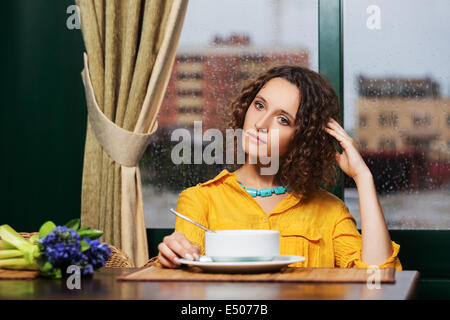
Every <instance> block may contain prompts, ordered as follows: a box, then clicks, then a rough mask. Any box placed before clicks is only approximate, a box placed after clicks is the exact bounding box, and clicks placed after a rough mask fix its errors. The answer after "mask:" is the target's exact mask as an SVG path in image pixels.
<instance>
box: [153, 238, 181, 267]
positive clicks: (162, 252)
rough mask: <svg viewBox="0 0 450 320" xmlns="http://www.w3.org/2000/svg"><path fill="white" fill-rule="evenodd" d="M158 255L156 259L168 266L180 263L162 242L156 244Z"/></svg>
mask: <svg viewBox="0 0 450 320" xmlns="http://www.w3.org/2000/svg"><path fill="white" fill-rule="evenodd" d="M158 250H159V255H158V259H160V262H161V264H162V265H165V266H168V267H175V266H179V265H180V263H179V262H178V261H177V259H178V258H179V257H178V256H177V255H176V254H175V253H174V252H173V251H172V250H171V249H170V248H169V247H168V246H167V245H166V244H165V243H164V242H161V243H160V244H159V245H158Z"/></svg>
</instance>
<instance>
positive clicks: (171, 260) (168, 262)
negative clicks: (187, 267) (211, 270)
mask: <svg viewBox="0 0 450 320" xmlns="http://www.w3.org/2000/svg"><path fill="white" fill-rule="evenodd" d="M158 250H159V255H158V259H159V261H160V263H161V264H162V265H163V266H165V267H169V268H174V267H176V266H180V265H181V263H180V262H178V261H177V259H179V258H180V257H181V258H184V259H186V260H191V261H194V260H199V259H200V253H201V248H200V247H199V246H198V245H196V244H193V243H191V242H190V241H189V240H188V239H187V238H186V236H185V235H184V234H182V233H180V232H174V233H173V234H172V235H170V236H166V237H164V239H163V242H161V243H160V244H159V245H158Z"/></svg>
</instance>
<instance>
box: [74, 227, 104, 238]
mask: <svg viewBox="0 0 450 320" xmlns="http://www.w3.org/2000/svg"><path fill="white" fill-rule="evenodd" d="M78 234H79V235H80V237H82V238H89V239H91V240H95V239H97V238H100V237H101V236H102V235H103V231H100V230H97V229H93V230H83V231H78Z"/></svg>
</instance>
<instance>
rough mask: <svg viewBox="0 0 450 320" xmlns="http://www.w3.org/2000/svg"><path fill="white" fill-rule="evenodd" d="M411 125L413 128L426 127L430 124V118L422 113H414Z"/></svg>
mask: <svg viewBox="0 0 450 320" xmlns="http://www.w3.org/2000/svg"><path fill="white" fill-rule="evenodd" d="M413 124H414V127H428V126H430V124H431V121H430V117H429V116H428V115H427V114H424V113H414V115H413Z"/></svg>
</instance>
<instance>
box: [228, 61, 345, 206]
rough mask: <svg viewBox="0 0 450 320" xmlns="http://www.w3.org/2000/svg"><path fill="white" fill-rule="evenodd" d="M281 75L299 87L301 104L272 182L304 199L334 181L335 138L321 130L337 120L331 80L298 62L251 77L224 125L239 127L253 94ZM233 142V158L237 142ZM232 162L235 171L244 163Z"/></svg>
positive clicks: (335, 174)
mask: <svg viewBox="0 0 450 320" xmlns="http://www.w3.org/2000/svg"><path fill="white" fill-rule="evenodd" d="M277 77H280V78H283V79H285V80H287V81H289V82H290V83H292V84H294V85H296V86H297V87H298V88H299V90H300V97H301V100H300V106H299V108H298V111H297V114H296V119H295V123H294V126H295V132H294V136H293V138H292V139H291V142H290V144H289V148H288V150H289V151H288V152H287V153H286V154H285V155H284V156H283V158H282V159H280V168H279V170H278V173H277V174H276V175H275V177H274V181H275V183H278V184H281V185H284V186H288V187H290V188H291V192H292V193H293V194H294V195H297V196H298V195H302V197H303V199H304V200H306V198H308V197H309V196H310V195H311V194H312V193H313V192H315V191H316V190H317V189H319V187H320V184H323V187H324V188H328V187H330V186H334V185H335V184H336V181H337V168H336V160H335V152H336V147H335V145H334V138H333V137H331V136H330V135H329V134H328V133H327V132H325V131H324V130H323V128H325V127H326V126H327V123H328V122H329V120H330V118H333V119H335V120H336V121H338V122H339V117H338V116H339V101H338V96H337V94H336V92H335V91H334V89H333V87H332V85H331V84H330V82H329V81H328V80H327V79H326V78H324V77H323V76H322V75H320V74H319V73H317V72H315V71H312V70H309V69H307V68H304V67H301V66H297V65H281V66H275V67H272V68H270V69H269V70H267V71H266V72H264V73H262V74H260V75H259V76H257V77H256V78H253V79H251V81H249V83H247V84H246V85H245V86H244V87H243V88H242V90H241V92H240V93H239V95H238V96H237V97H236V98H234V99H233V100H232V102H231V108H230V109H229V113H228V122H227V128H230V129H234V130H237V129H242V128H243V126H244V120H245V115H246V113H247V110H248V108H249V106H250V105H251V103H252V101H253V100H254V98H255V96H256V94H257V93H258V92H259V90H261V88H262V87H263V86H264V85H265V84H266V83H267V82H268V81H269V80H270V79H272V78H277ZM234 144H235V148H234V150H235V160H236V157H237V143H236V141H235V142H234ZM236 163H237V162H236V161H235V162H234V164H232V165H231V166H229V168H230V169H233V170H236V169H238V168H240V167H241V166H242V165H243V164H236Z"/></svg>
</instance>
